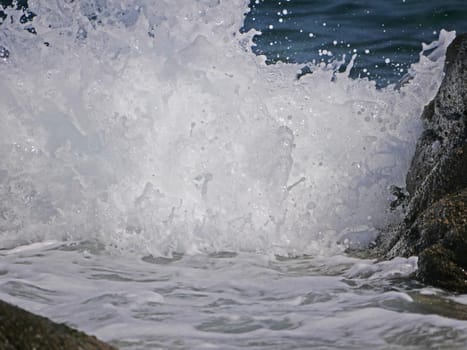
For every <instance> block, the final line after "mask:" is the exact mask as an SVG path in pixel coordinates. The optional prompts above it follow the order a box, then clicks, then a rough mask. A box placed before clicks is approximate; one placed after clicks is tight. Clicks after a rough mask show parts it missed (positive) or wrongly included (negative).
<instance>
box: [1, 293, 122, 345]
mask: <svg viewBox="0 0 467 350" xmlns="http://www.w3.org/2000/svg"><path fill="white" fill-rule="evenodd" d="M0 349H4V350H33V349H34V350H63V349H66V350H117V348H115V347H113V346H111V345H108V344H106V343H104V342H102V341H100V340H98V339H97V338H96V337H94V336H89V335H87V334H85V333H83V332H81V331H78V330H75V329H73V328H70V327H68V326H66V325H65V324H58V323H55V322H52V321H50V320H49V319H47V318H45V317H42V316H37V315H34V314H32V313H30V312H28V311H25V310H23V309H21V308H19V307H17V306H14V305H12V304H9V303H6V302H4V301H2V300H0Z"/></svg>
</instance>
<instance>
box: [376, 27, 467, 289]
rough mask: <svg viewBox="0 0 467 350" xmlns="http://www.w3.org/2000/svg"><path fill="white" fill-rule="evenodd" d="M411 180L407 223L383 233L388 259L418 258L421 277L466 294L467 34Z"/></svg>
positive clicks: (428, 123)
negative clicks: (415, 256)
mask: <svg viewBox="0 0 467 350" xmlns="http://www.w3.org/2000/svg"><path fill="white" fill-rule="evenodd" d="M444 71H445V76H444V79H443V81H442V83H441V86H440V88H439V90H438V93H437V95H436V96H435V98H434V99H433V100H432V101H431V102H430V103H429V104H428V105H427V106H426V107H425V109H424V111H423V114H422V119H423V121H424V131H423V133H422V135H421V136H420V138H419V140H418V142H417V146H416V151H415V155H414V157H413V159H412V163H411V166H410V169H409V171H408V174H407V178H406V186H407V187H406V191H407V192H408V195H407V196H406V197H405V199H404V200H403V203H402V205H403V206H405V212H404V219H403V222H402V223H401V224H400V225H398V226H397V227H394V228H392V229H390V230H389V232H387V233H386V234H382V235H381V236H380V238H379V240H378V247H377V249H378V251H379V254H380V255H382V256H383V257H384V258H386V259H391V258H394V257H396V256H406V257H407V256H411V255H418V256H419V262H418V265H419V269H418V271H417V278H418V279H420V280H421V281H422V282H424V283H428V284H431V285H434V286H437V287H441V288H445V289H447V290H451V291H455V292H461V293H467V272H466V271H467V33H466V34H462V35H459V36H457V37H456V38H455V39H454V41H453V42H452V43H451V44H450V45H449V47H448V49H447V52H446V62H445V66H444Z"/></svg>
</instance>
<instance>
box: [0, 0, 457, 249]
mask: <svg viewBox="0 0 467 350" xmlns="http://www.w3.org/2000/svg"><path fill="white" fill-rule="evenodd" d="M30 9H31V10H32V11H33V12H34V13H36V14H38V16H37V17H36V18H34V21H33V25H34V28H35V30H36V31H37V35H32V34H30V33H29V32H27V31H25V30H24V25H22V24H20V23H19V22H15V23H13V24H10V25H8V26H6V24H4V25H3V27H2V33H1V38H0V40H1V42H0V44H1V45H2V46H3V48H4V49H7V50H8V52H9V55H7V56H8V57H4V58H3V61H2V62H0V74H1V77H2V79H1V81H0V105H1V107H2V117H1V118H2V120H1V122H2V127H1V128H0V157H1V162H0V203H1V204H0V248H9V247H10V248H11V247H15V246H18V245H20V244H23V243H27V242H38V241H45V240H88V239H96V240H98V241H99V242H101V243H103V244H104V246H106V247H107V248H116V249H118V250H123V251H135V252H138V253H141V254H148V253H149V254H153V255H170V254H171V253H172V252H175V251H176V252H183V253H196V252H213V251H225V250H233V251H239V250H240V251H261V252H266V253H274V254H284V255H287V254H317V253H329V252H335V251H336V250H339V249H341V248H340V247H337V246H336V245H335V242H336V241H338V240H339V237H341V236H345V237H346V238H349V237H350V239H352V237H359V238H358V239H359V240H360V239H362V240H363V241H365V239H364V238H362V236H365V237H367V236H368V235H374V232H375V230H377V229H378V228H380V227H382V226H384V225H386V224H387V223H388V222H390V221H391V220H394V218H393V217H391V215H390V214H389V213H388V210H387V208H388V204H389V201H390V200H391V199H392V198H391V196H390V195H389V191H388V188H389V186H390V185H393V184H394V185H399V186H403V185H404V175H405V172H406V170H407V168H408V164H409V162H410V158H411V155H412V153H413V149H414V145H415V141H416V138H417V136H418V134H419V131H420V123H421V122H420V120H419V118H418V117H419V115H420V114H421V111H422V108H423V106H424V105H425V104H426V103H427V102H428V101H429V100H430V99H431V98H432V97H433V96H434V94H435V93H436V90H437V88H438V86H439V83H440V81H441V78H442V68H443V63H444V52H445V50H446V47H447V45H448V44H449V43H450V41H451V40H452V39H453V37H454V36H455V33H453V32H451V33H449V32H444V31H442V32H441V34H440V37H439V40H438V41H437V42H436V43H434V44H432V45H430V46H426V48H427V49H429V50H430V51H431V53H430V54H426V55H425V54H423V53H422V54H421V55H420V61H419V63H417V64H415V65H414V66H412V68H411V75H412V76H413V79H412V80H411V81H410V82H409V83H408V84H407V85H405V86H402V88H401V89H400V90H395V89H393V87H392V86H390V87H388V88H385V89H381V90H379V89H376V87H375V84H374V82H372V81H369V80H367V79H357V80H353V79H350V78H348V74H349V70H350V69H351V65H349V66H348V67H347V70H346V71H344V72H339V71H338V70H337V68H338V64H334V65H332V64H331V65H327V66H325V65H321V66H313V67H312V74H307V75H304V76H302V77H301V78H300V79H297V78H296V76H297V71H298V70H299V66H298V65H293V64H282V63H279V64H276V65H266V64H265V63H264V62H265V58H264V57H262V56H256V55H254V54H253V53H252V51H251V45H252V37H253V35H254V34H255V32H254V31H250V32H248V33H243V34H242V33H240V32H239V28H241V27H242V24H243V20H244V13H245V12H246V11H247V10H248V1H246V0H234V1H232V0H229V1H212V0H199V1H193V0H190V1H188V0H187V1H176V2H175V1H169V0H164V1H162V0H161V1H158V2H157V4H156V5H154V2H153V1H145V0H132V1H106V0H83V1H80V2H71V1H69V2H67V1H65V2H61V1H57V2H54V1H50V2H46V3H44V2H39V1H31V2H30ZM433 50H434V51H433ZM356 59H357V60H358V57H357V58H356ZM396 219H397V218H396Z"/></svg>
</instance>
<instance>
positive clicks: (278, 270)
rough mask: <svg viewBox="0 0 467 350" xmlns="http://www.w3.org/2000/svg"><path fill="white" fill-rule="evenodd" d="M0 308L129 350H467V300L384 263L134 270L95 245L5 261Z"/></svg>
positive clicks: (202, 263) (201, 258) (250, 263)
mask: <svg viewBox="0 0 467 350" xmlns="http://www.w3.org/2000/svg"><path fill="white" fill-rule="evenodd" d="M1 261H2V262H1V265H0V270H1V273H2V278H1V284H0V297H1V298H2V299H4V300H10V301H12V302H15V303H19V304H20V305H22V306H24V307H26V308H28V309H30V310H33V311H35V312H38V313H40V314H43V315H46V316H49V317H51V318H52V319H54V320H56V321H60V322H66V323H68V324H70V325H74V326H78V327H79V328H80V329H83V330H85V331H87V332H90V333H93V334H96V335H97V336H99V337H101V338H103V339H105V340H108V341H111V342H112V343H113V344H115V345H117V346H119V347H120V348H122V349H207V348H214V349H241V348H252V349H308V348H313V349H464V348H465V345H466V344H467V332H466V331H467V322H466V321H465V320H466V319H467V305H466V304H465V303H466V302H467V300H466V299H465V298H463V297H457V298H456V297H453V296H450V295H448V294H445V293H443V292H441V291H439V290H435V289H431V288H426V287H422V286H420V285H417V284H415V283H413V282H410V280H409V279H408V278H407V275H408V274H409V273H411V272H413V271H414V269H415V267H416V259H415V258H411V259H396V260H394V261H391V262H384V263H375V262H374V261H370V260H359V259H352V258H349V257H345V256H341V255H337V256H333V257H314V258H312V257H301V258H294V259H284V258H273V257H267V256H262V255H258V254H244V253H239V254H234V253H226V252H224V253H222V252H219V253H216V254H209V255H197V256H181V255H177V256H174V257H173V258H171V259H168V258H150V257H147V258H143V259H136V258H131V257H122V256H118V257H116V256H109V255H108V254H105V253H104V252H99V249H98V248H97V247H96V246H94V245H92V244H88V245H86V244H81V245H65V246H63V245H59V244H57V243H53V242H49V243H45V244H42V245H41V246H30V247H22V248H17V249H16V250H15V251H10V252H4V253H3V254H2V260H1Z"/></svg>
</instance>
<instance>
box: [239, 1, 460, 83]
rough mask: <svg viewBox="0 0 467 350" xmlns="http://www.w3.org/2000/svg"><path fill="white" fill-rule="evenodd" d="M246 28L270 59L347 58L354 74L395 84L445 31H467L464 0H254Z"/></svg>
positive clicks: (325, 59) (284, 60)
mask: <svg viewBox="0 0 467 350" xmlns="http://www.w3.org/2000/svg"><path fill="white" fill-rule="evenodd" d="M250 7H251V12H250V13H249V14H248V15H247V18H246V20H245V27H244V29H245V30H248V29H251V28H255V29H257V30H259V31H261V33H262V34H261V35H258V36H256V37H255V40H254V41H255V44H256V47H255V48H254V50H255V52H256V53H258V54H262V55H265V56H266V57H267V59H268V62H269V63H274V62H277V61H283V62H295V63H306V62H312V61H315V62H321V61H324V62H328V61H329V60H336V59H341V58H342V57H343V55H346V62H349V61H350V58H351V56H352V55H353V54H354V53H356V54H357V59H356V63H355V66H354V69H352V71H351V76H353V77H365V76H368V77H369V78H370V79H373V80H376V81H377V83H378V85H379V86H384V85H387V84H388V83H393V82H396V81H397V80H399V79H400V77H401V76H402V75H404V74H405V73H406V72H407V68H408V67H409V66H410V64H412V63H414V62H416V61H418V55H419V52H420V50H421V43H422V42H426V43H429V42H431V41H433V40H436V39H437V38H438V35H439V32H440V30H441V29H446V30H449V31H451V30H455V31H456V32H457V33H458V34H459V33H462V32H467V1H466V0H445V1H442V0H357V1H349V0H333V1H329V0H288V1H287V0H256V1H255V0H252V1H251V5H250Z"/></svg>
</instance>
